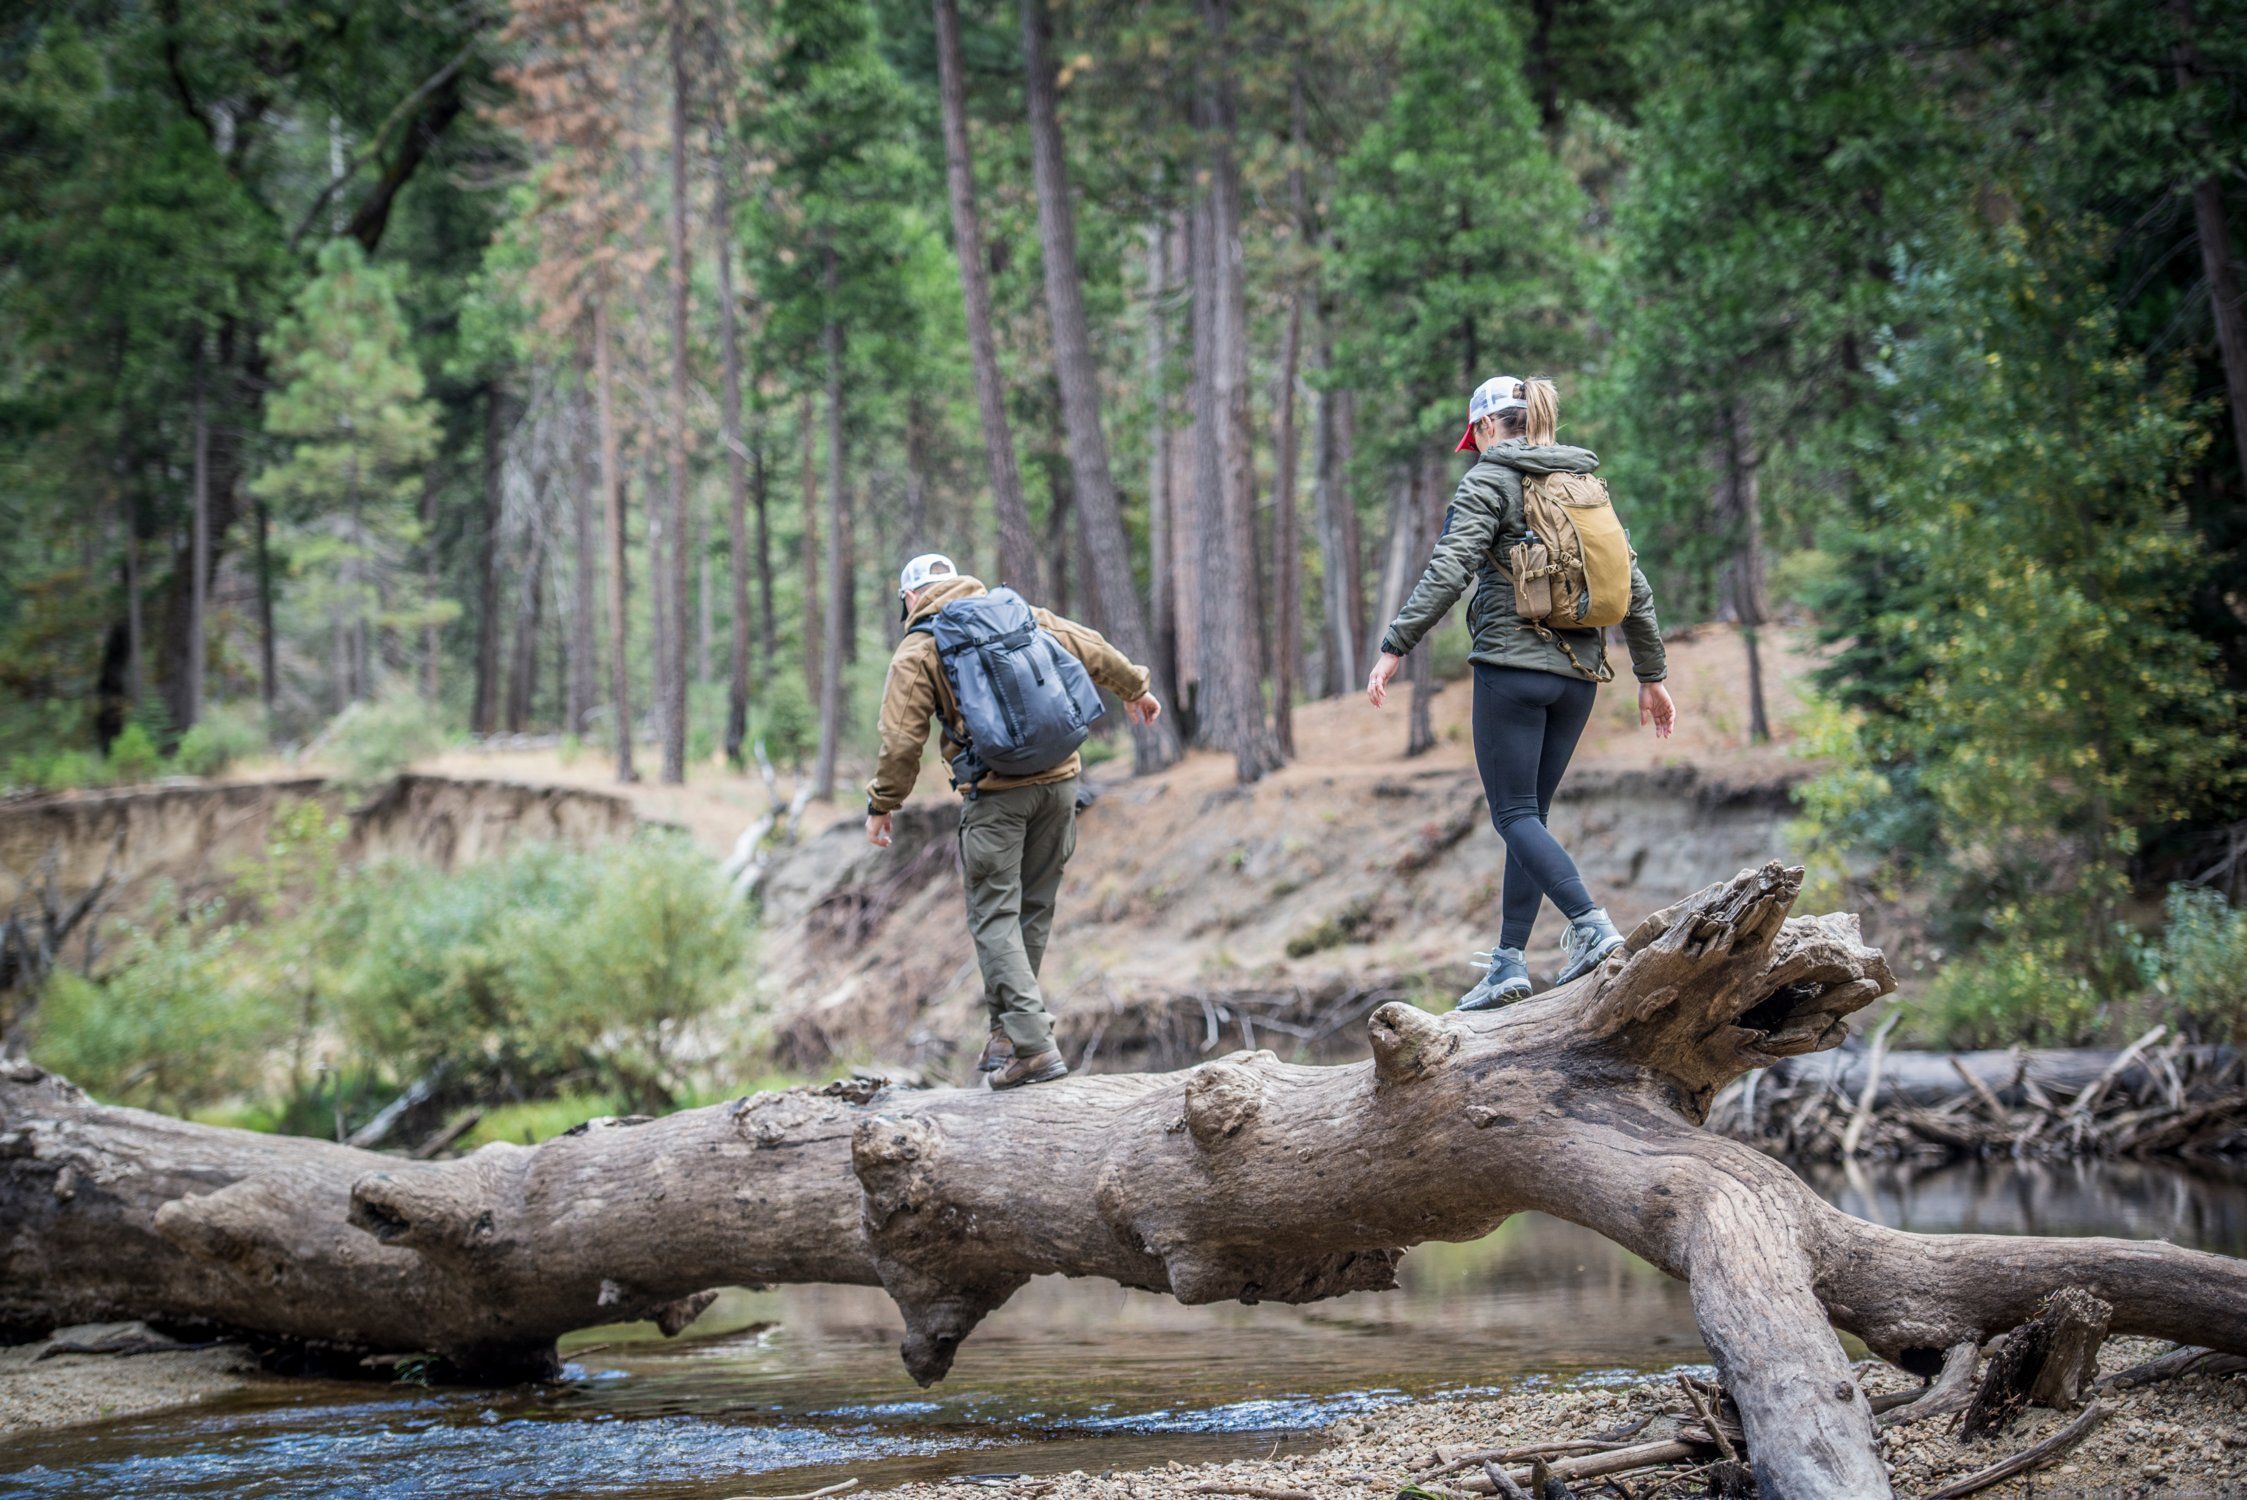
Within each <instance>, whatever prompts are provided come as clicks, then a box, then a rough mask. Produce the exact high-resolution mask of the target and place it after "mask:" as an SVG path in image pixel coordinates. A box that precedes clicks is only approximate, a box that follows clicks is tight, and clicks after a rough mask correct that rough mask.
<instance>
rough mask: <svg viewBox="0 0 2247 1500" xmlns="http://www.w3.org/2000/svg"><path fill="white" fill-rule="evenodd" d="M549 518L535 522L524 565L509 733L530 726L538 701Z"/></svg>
mask: <svg viewBox="0 0 2247 1500" xmlns="http://www.w3.org/2000/svg"><path fill="white" fill-rule="evenodd" d="M545 523H546V518H545V516H544V515H540V516H536V517H534V518H533V519H532V522H531V535H530V555H529V556H528V557H527V558H526V559H525V560H524V563H523V576H522V591H523V597H522V603H521V606H520V608H519V609H518V611H517V613H516V616H515V649H514V651H513V652H512V653H511V655H512V657H513V660H512V661H511V662H510V664H509V668H508V674H507V731H508V733H510V734H521V733H522V732H523V731H524V730H526V729H527V728H529V727H530V721H531V715H532V713H533V712H534V711H535V709H536V706H537V698H538V631H539V626H540V625H541V624H542V623H544V622H543V616H544V615H545V613H546V524H545Z"/></svg>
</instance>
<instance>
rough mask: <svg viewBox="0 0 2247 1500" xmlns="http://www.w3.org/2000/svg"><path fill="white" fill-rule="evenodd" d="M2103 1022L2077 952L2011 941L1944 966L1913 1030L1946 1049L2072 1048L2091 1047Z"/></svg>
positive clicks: (2095, 992) (2045, 942)
mask: <svg viewBox="0 0 2247 1500" xmlns="http://www.w3.org/2000/svg"><path fill="white" fill-rule="evenodd" d="M2104 1019H2105V1007H2104V1006H2103V1005H2102V1004H2101V1000H2100V996H2099V993H2098V989H2097V987H2096V986H2095V985H2094V984H2093V983H2092V982H2091V980H2089V979H2088V978H2086V977H2085V974H2084V964H2083V962H2082V958H2081V955H2080V954H2079V953H2077V952H2076V951H2075V950H2074V949H2073V948H2071V947H2070V946H2069V945H2067V944H2065V943H2062V942H2059V941H2056V940H2050V939H2032V938H2020V937H2014V938H2008V939H2005V940H2002V941H1999V942H1994V943H1991V944H1989V945H1988V946H1987V947H1984V948H1981V949H1979V950H1977V951H1975V952H1974V953H1972V954H1969V955H1967V956H1965V957H1961V958H1958V959H1955V960H1953V961H1952V962H1951V963H1950V964H1949V965H1947V966H1946V967H1944V968H1943V969H1942V970H1941V971H1940V972H1939V973H1938V974H1937V975H1936V976H1935V978H1934V980H1933V981H1932V982H1931V983H1930V984H1929V985H1928V987H1927V991H1926V993H1925V995H1924V996H1923V997H1922V999H1921V1001H1920V1006H1919V1018H1918V1022H1917V1026H1916V1027H1915V1029H1916V1030H1918V1031H1920V1032H1921V1033H1922V1034H1923V1035H1924V1038H1925V1039H1926V1040H1928V1041H1931V1042H1934V1043H1936V1044H1938V1045H1941V1046H1945V1047H2009V1046H2011V1045H2013V1044H2014V1043H2016V1042H2020V1043H2024V1044H2026V1045H2029V1046H2058V1047H2073V1046H2081V1045H2084V1044H2086V1043H2089V1042H2092V1041H2095V1040H2097V1038H2098V1033H2099V1031H2100V1029H2101V1022H2102V1021H2103V1020H2104Z"/></svg>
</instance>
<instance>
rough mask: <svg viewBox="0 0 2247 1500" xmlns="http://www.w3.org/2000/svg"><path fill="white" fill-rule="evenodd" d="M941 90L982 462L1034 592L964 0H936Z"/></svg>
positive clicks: (1009, 542)
mask: <svg viewBox="0 0 2247 1500" xmlns="http://www.w3.org/2000/svg"><path fill="white" fill-rule="evenodd" d="M935 6H936V69H937V93H938V95H939V97H940V99H941V101H942V104H943V110H944V177H945V183H946V185H947V187H948V188H949V189H950V192H951V199H952V249H953V253H954V258H955V259H957V260H958V262H959V266H960V298H961V301H962V302H963V303H964V304H965V307H966V312H967V344H968V354H969V357H970V359H971V360H972V362H973V364H974V367H975V405H976V410H977V412H978V413H979V414H980V415H981V417H982V419H983V462H984V469H985V472H986V473H988V474H989V475H990V478H991V505H992V509H993V510H994V511H995V512H996V519H997V522H998V531H999V576H998V579H997V580H995V581H997V582H1003V583H1007V584H1010V585H1012V586H1013V587H1014V588H1016V589H1019V590H1021V591H1022V592H1023V593H1025V594H1028V595H1030V596H1031V597H1033V598H1034V597H1037V595H1038V594H1039V591H1040V582H1041V578H1040V570H1039V568H1038V548H1037V543H1036V541H1035V540H1034V539H1033V536H1032V533H1031V530H1030V507H1029V503H1028V502H1027V501H1026V500H1025V499H1024V498H1023V495H1022V472H1021V469H1020V468H1019V466H1018V465H1017V464H1016V463H1015V458H1014V435H1013V431H1012V429H1011V427H1010V425H1009V423H1008V421H1007V414H1006V381H1005V378H1004V377H1003V376H1002V375H1001V374H1000V373H999V352H998V344H997V342H996V340H995V339H994V338H993V337H992V333H991V278H990V276H989V274H988V273H987V272H986V270H985V268H984V264H983V255H984V250H983V216H982V213H981V211H980V210H979V209H978V208H977V207H976V202H975V159H974V157H973V156H972V155H971V154H970V153H969V151H968V141H967V76H966V67H965V65H964V64H963V63H962V61H961V58H960V7H959V0H935Z"/></svg>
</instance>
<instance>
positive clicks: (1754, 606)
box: [1724, 401, 1771, 745]
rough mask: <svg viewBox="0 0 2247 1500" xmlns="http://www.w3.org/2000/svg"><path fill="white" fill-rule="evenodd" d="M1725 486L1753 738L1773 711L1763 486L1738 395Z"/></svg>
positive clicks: (1734, 602)
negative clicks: (1766, 650) (1768, 685)
mask: <svg viewBox="0 0 2247 1500" xmlns="http://www.w3.org/2000/svg"><path fill="white" fill-rule="evenodd" d="M1724 487H1725V502H1726V505H1725V509H1726V517H1725V518H1726V520H1727V522H1728V523H1729V524H1730V526H1731V527H1732V528H1733V551H1732V560H1731V562H1730V563H1729V564H1728V565H1727V566H1726V569H1725V576H1726V579H1727V585H1728V586H1727V595H1728V600H1729V602H1730V604H1731V606H1732V614H1733V618H1734V619H1736V620H1737V621H1738V622H1739V625H1740V641H1741V643H1742V644H1743V645H1744V646H1746V648H1747V652H1748V739H1749V740H1750V741H1751V742H1753V743H1755V744H1758V745H1760V744H1764V743H1766V742H1767V741H1769V740H1770V738H1771V716H1770V713H1769V710H1768V709H1767V708H1766V706H1765V702H1764V694H1763V651H1762V643H1761V641H1760V640H1759V638H1758V633H1759V631H1760V630H1761V628H1762V626H1763V621H1764V609H1763V488H1762V478H1761V475H1760V473H1759V471H1758V455H1757V453H1756V447H1755V428H1754V426H1753V423H1752V421H1751V419H1750V418H1749V416H1748V414H1747V411H1746V409H1745V408H1744V407H1743V406H1742V405H1741V404H1740V403H1739V402H1737V401H1735V402H1733V403H1732V404H1731V405H1730V406H1729V407H1727V408H1726V410H1725V418H1724Z"/></svg>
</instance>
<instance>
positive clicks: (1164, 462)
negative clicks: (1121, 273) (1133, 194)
mask: <svg viewBox="0 0 2247 1500" xmlns="http://www.w3.org/2000/svg"><path fill="white" fill-rule="evenodd" d="M1169 239H1170V225H1169V223H1168V222H1167V221H1165V220H1164V219H1163V218H1161V217H1159V216H1158V217H1156V218H1153V219H1150V220H1148V222H1147V230H1146V244H1147V579H1148V588H1147V628H1148V629H1149V630H1150V631H1152V632H1153V634H1154V645H1153V648H1152V649H1153V651H1154V654H1155V660H1157V661H1159V662H1161V663H1162V664H1163V667H1164V669H1165V671H1167V672H1169V673H1171V674H1172V685H1173V687H1174V689H1175V688H1177V687H1179V686H1180V685H1181V684H1182V682H1183V677H1184V674H1183V673H1180V672H1179V670H1178V593H1177V577H1176V573H1175V570H1174V566H1173V556H1174V553H1175V550H1176V547H1177V542H1176V540H1175V539H1174V538H1173V536H1172V534H1171V533H1172V529H1173V522H1172V519H1171V492H1170V468H1171V436H1170V398H1169V391H1168V381H1169V374H1170V314H1169V310H1168V309H1167V308H1166V307H1165V306H1164V302H1165V301H1166V300H1167V298H1168V295H1169V291H1170V276H1169V272H1170V246H1169Z"/></svg>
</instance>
